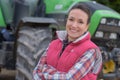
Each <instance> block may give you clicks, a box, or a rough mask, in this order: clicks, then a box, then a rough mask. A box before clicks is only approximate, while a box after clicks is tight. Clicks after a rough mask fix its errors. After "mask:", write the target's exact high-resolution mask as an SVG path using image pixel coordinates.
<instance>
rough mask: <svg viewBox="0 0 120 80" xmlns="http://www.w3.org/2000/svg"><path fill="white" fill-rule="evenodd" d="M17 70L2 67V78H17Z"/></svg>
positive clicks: (4, 79)
mask: <svg viewBox="0 0 120 80" xmlns="http://www.w3.org/2000/svg"><path fill="white" fill-rule="evenodd" d="M15 73H16V71H15V70H6V69H2V71H1V73H0V80H15Z"/></svg>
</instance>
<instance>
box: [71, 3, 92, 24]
mask: <svg viewBox="0 0 120 80" xmlns="http://www.w3.org/2000/svg"><path fill="white" fill-rule="evenodd" d="M73 9H80V10H82V11H84V12H85V13H86V14H87V15H88V21H87V24H89V23H90V18H91V14H90V10H89V8H88V7H87V6H85V5H84V4H82V3H77V4H76V5H74V6H73V7H72V8H71V9H70V11H71V10H73ZM70 11H69V12H70Z"/></svg>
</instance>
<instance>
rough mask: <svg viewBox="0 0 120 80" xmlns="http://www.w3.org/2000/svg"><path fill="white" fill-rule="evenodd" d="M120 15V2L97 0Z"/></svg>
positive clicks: (115, 0)
mask: <svg viewBox="0 0 120 80" xmlns="http://www.w3.org/2000/svg"><path fill="white" fill-rule="evenodd" d="M96 1H97V2H98V3H101V4H103V5H106V6H108V7H110V8H112V9H114V10H115V11H117V12H119V13H120V0H96Z"/></svg>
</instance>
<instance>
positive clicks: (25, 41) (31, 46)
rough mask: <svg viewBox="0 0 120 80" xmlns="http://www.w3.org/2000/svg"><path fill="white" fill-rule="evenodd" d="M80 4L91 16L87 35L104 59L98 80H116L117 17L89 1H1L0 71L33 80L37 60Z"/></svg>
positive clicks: (119, 53) (119, 58) (119, 63)
mask: <svg viewBox="0 0 120 80" xmlns="http://www.w3.org/2000/svg"><path fill="white" fill-rule="evenodd" d="M79 2H80V3H81V4H85V5H86V6H88V7H89V8H90V10H91V13H92V14H91V24H90V27H89V31H90V33H91V35H92V40H93V41H94V42H95V43H96V44H97V45H98V46H99V47H100V49H101V51H102V55H103V69H102V72H101V73H102V74H101V77H100V78H111V77H114V78H116V77H119V74H120V42H119V40H120V14H119V13H117V12H116V11H114V10H112V9H110V8H108V7H106V6H104V5H101V4H99V3H96V2H95V1H90V0H51V1H48V0H0V31H1V33H0V55H1V56H0V69H1V68H6V69H15V70H16V71H17V72H16V80H32V70H33V68H34V67H35V65H36V63H37V62H38V60H39V58H40V57H41V55H42V54H43V53H44V51H45V49H46V48H47V46H48V44H49V42H50V41H51V40H53V39H55V38H56V35H55V32H56V30H64V29H65V22H66V18H67V14H68V11H69V10H70V9H71V7H72V6H73V5H75V4H77V3H79ZM112 80H114V79H113V78H112Z"/></svg>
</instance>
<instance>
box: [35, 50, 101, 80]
mask: <svg viewBox="0 0 120 80" xmlns="http://www.w3.org/2000/svg"><path fill="white" fill-rule="evenodd" d="M101 64H102V58H101V54H100V52H99V50H95V49H91V50H88V51H86V53H85V54H84V55H83V56H81V57H80V58H79V60H78V61H77V63H76V64H75V65H74V66H73V67H72V68H71V69H70V70H69V71H68V72H67V73H65V72H60V71H57V70H56V69H55V68H54V67H52V66H50V65H47V64H46V56H43V57H41V59H40V60H39V63H38V64H37V66H36V67H35V69H34V71H33V79H34V80H80V79H82V78H83V77H84V76H85V75H86V74H87V73H90V72H91V73H95V74H97V73H98V72H99V71H100V68H101Z"/></svg>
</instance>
